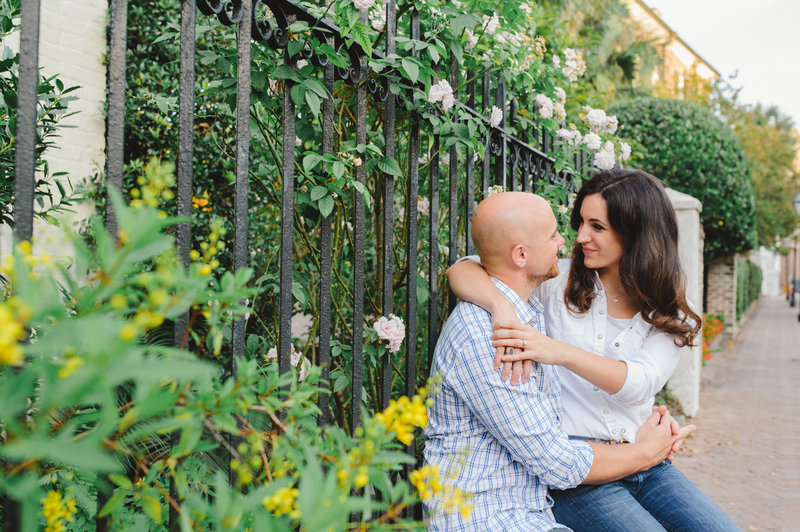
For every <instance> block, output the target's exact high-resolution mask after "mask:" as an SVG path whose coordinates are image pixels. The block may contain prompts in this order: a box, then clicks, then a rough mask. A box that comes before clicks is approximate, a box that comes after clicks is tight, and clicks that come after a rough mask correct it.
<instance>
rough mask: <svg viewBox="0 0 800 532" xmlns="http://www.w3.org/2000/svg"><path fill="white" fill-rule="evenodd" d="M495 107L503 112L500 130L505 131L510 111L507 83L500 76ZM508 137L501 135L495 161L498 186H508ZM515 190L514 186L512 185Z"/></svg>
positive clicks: (495, 179)
mask: <svg viewBox="0 0 800 532" xmlns="http://www.w3.org/2000/svg"><path fill="white" fill-rule="evenodd" d="M495 105H497V107H499V108H500V109H502V110H503V119H502V120H500V128H501V130H504V129H505V125H506V118H505V117H506V113H507V112H508V109H507V108H506V82H505V79H504V78H503V76H498V78H497V89H496V96H495ZM506 144H507V141H506V135H505V133H501V134H500V150H499V153H498V154H497V158H496V159H495V160H494V181H495V184H497V185H502V186H504V187H505V186H507V185H508V183H507V180H506V168H507V162H508V161H507V160H506V150H507V148H506ZM512 190H513V185H512Z"/></svg>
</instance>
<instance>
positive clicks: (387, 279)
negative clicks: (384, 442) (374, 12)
mask: <svg viewBox="0 0 800 532" xmlns="http://www.w3.org/2000/svg"><path fill="white" fill-rule="evenodd" d="M396 36H397V4H396V2H395V0H388V2H386V56H387V57H388V56H390V55H391V54H393V53H395V51H396V49H397V44H396V43H395V37H396ZM387 83H388V81H387ZM386 89H387V94H388V96H387V97H386V108H385V110H384V120H383V127H384V129H383V134H384V138H385V139H386V147H385V148H384V153H385V154H386V157H394V156H395V139H394V123H395V103H396V99H395V97H394V94H392V92H391V91H389V87H386ZM382 252H383V260H382V261H381V264H382V265H383V271H382V272H381V278H382V282H381V284H382V285H383V301H382V304H381V307H382V311H383V315H384V316H388V315H389V314H391V312H392V297H393V295H394V294H393V282H394V276H393V273H394V176H392V175H391V174H388V173H385V174H383V250H382ZM391 396H392V362H391V360H390V358H389V353H388V351H387V352H386V353H384V355H383V360H381V408H386V407H387V406H389V400H390V399H391Z"/></svg>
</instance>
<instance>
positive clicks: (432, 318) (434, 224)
mask: <svg viewBox="0 0 800 532" xmlns="http://www.w3.org/2000/svg"><path fill="white" fill-rule="evenodd" d="M440 140H441V139H440V138H439V135H434V136H433V146H432V147H431V154H432V155H431V158H430V162H429V167H428V179H429V184H428V197H429V198H430V210H429V211H428V221H429V222H430V227H429V231H428V360H431V359H432V358H433V350H434V349H435V348H436V338H437V337H438V334H437V330H436V329H437V324H438V322H439V275H438V273H439V164H440V162H441V161H440V157H439V148H440ZM413 203H414V204H415V205H416V200H414V201H413ZM410 246H411V242H410V241H409V247H410ZM415 297H416V294H415Z"/></svg>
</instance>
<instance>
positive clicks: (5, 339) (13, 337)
mask: <svg viewBox="0 0 800 532" xmlns="http://www.w3.org/2000/svg"><path fill="white" fill-rule="evenodd" d="M30 317H31V309H30V307H28V306H27V305H25V304H24V303H22V302H21V301H20V300H19V298H17V297H12V298H9V299H8V300H7V301H4V302H2V303H0V365H3V364H9V365H12V366H19V365H21V364H22V362H23V354H22V346H21V345H20V344H19V342H20V341H22V340H24V339H25V338H27V336H28V334H27V332H26V331H25V323H26V322H27V321H28V320H29V319H30Z"/></svg>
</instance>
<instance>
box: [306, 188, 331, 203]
mask: <svg viewBox="0 0 800 532" xmlns="http://www.w3.org/2000/svg"><path fill="white" fill-rule="evenodd" d="M327 193H328V189H327V188H325V187H321V186H319V185H317V186H315V187H314V188H312V189H311V194H309V197H310V198H311V201H319V199H320V198H322V197H324V196H325V195H326V194H327Z"/></svg>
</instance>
